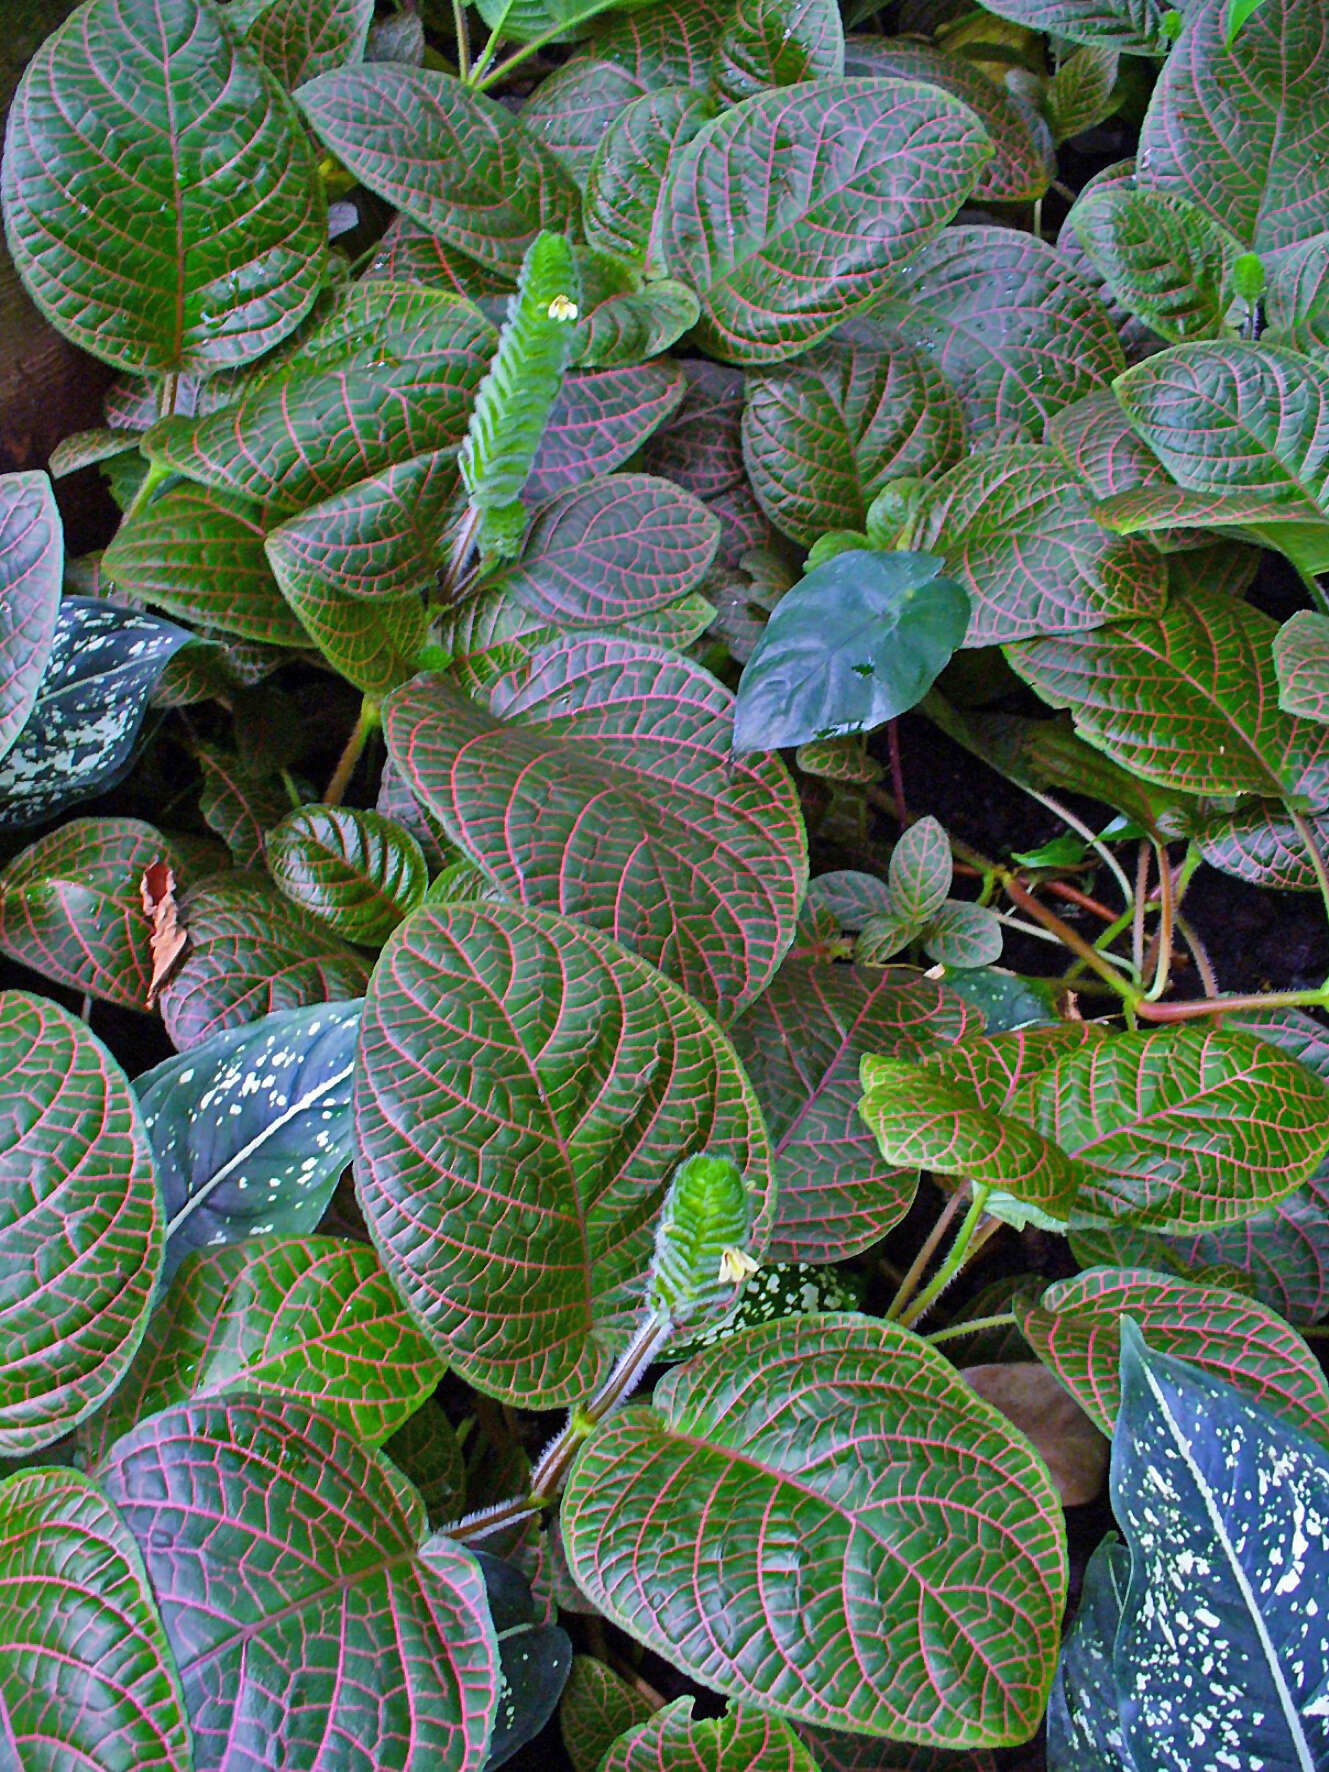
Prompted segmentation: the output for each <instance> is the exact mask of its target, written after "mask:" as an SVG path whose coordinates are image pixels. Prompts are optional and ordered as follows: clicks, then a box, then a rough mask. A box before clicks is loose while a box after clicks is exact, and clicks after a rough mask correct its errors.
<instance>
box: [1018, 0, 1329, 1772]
mask: <svg viewBox="0 0 1329 1772" xmlns="http://www.w3.org/2000/svg"><path fill="white" fill-rule="evenodd" d="M1217 10H1218V8H1215V11H1217ZM1121 1390H1122V1405H1121V1413H1120V1416H1119V1418H1118V1419H1119V1423H1120V1426H1119V1428H1118V1432H1117V1434H1116V1436H1115V1439H1114V1442H1113V1449H1112V1478H1111V1487H1112V1504H1113V1510H1114V1512H1115V1513H1116V1515H1117V1518H1118V1521H1119V1522H1120V1524H1121V1527H1122V1530H1123V1532H1124V1533H1125V1536H1126V1542H1127V1545H1128V1547H1129V1553H1130V1555H1129V1563H1130V1573H1129V1578H1128V1579H1126V1578H1125V1577H1124V1570H1122V1569H1120V1567H1119V1565H1120V1564H1121V1562H1122V1561H1123V1559H1122V1558H1120V1557H1118V1558H1116V1559H1114V1564H1115V1565H1117V1568H1116V1570H1115V1579H1114V1581H1113V1584H1112V1585H1113V1590H1114V1591H1113V1595H1112V1596H1111V1598H1110V1600H1107V1601H1103V1602H1100V1604H1099V1605H1098V1606H1097V1607H1095V1608H1094V1609H1093V1610H1092V1611H1091V1614H1090V1617H1091V1621H1092V1620H1094V1619H1098V1620H1100V1621H1101V1622H1100V1623H1099V1629H1100V1630H1105V1629H1107V1630H1110V1620H1111V1617H1112V1613H1113V1609H1114V1607H1115V1606H1116V1605H1117V1604H1118V1603H1119V1605H1120V1619H1119V1623H1118V1624H1117V1628H1116V1631H1115V1638H1114V1640H1113V1641H1112V1643H1111V1647H1110V1650H1109V1647H1108V1643H1107V1641H1106V1640H1104V1641H1103V1642H1102V1643H1101V1644H1100V1645H1099V1646H1098V1649H1097V1654H1094V1653H1093V1652H1092V1651H1091V1652H1090V1653H1089V1654H1088V1655H1086V1656H1085V1658H1084V1661H1081V1662H1080V1664H1079V1667H1078V1668H1077V1667H1076V1664H1075V1663H1074V1662H1072V1663H1070V1664H1069V1666H1068V1670H1067V1672H1068V1675H1070V1677H1068V1678H1067V1680H1066V1686H1065V1690H1064V1693H1063V1698H1064V1700H1065V1701H1067V1703H1066V1707H1065V1708H1064V1709H1063V1708H1062V1706H1061V1705H1058V1706H1057V1707H1056V1708H1055V1709H1054V1712H1053V1718H1052V1731H1051V1738H1050V1741H1049V1764H1050V1765H1052V1766H1055V1767H1059V1768H1067V1769H1069V1768H1070V1767H1072V1766H1078V1765H1089V1764H1092V1765H1102V1764H1103V1763H1104V1762H1103V1759H1102V1757H1101V1755H1102V1752H1103V1749H1102V1745H1101V1742H1102V1739H1103V1737H1102V1731H1103V1729H1104V1727H1105V1726H1106V1727H1107V1728H1108V1730H1109V1731H1110V1733H1109V1736H1108V1739H1114V1738H1115V1739H1120V1741H1121V1743H1122V1746H1123V1749H1124V1751H1125V1753H1126V1754H1128V1755H1129V1761H1128V1763H1129V1764H1130V1765H1131V1766H1133V1767H1138V1768H1139V1772H1162V1769H1163V1768H1164V1767H1165V1766H1167V1765H1168V1764H1169V1763H1171V1764H1176V1763H1177V1761H1176V1759H1175V1757H1174V1754H1173V1753H1172V1752H1171V1751H1170V1750H1169V1748H1168V1747H1166V1746H1165V1745H1164V1743H1163V1741H1162V1739H1161V1738H1160V1734H1159V1731H1158V1730H1157V1728H1156V1726H1155V1723H1154V1720H1153V1719H1154V1717H1155V1716H1156V1715H1157V1712H1156V1711H1155V1710H1154V1709H1153V1707H1154V1706H1155V1705H1158V1704H1164V1705H1166V1706H1167V1715H1168V1717H1169V1718H1170V1719H1171V1727H1172V1728H1174V1729H1175V1730H1176V1734H1175V1735H1172V1736H1171V1741H1172V1742H1173V1743H1176V1742H1181V1741H1193V1740H1194V1739H1195V1738H1196V1736H1197V1735H1198V1736H1199V1737H1200V1738H1201V1740H1212V1741H1214V1742H1221V1743H1223V1744H1224V1746H1223V1751H1224V1752H1225V1753H1229V1754H1230V1755H1231V1757H1233V1758H1235V1759H1236V1760H1237V1761H1238V1763H1239V1764H1245V1763H1248V1762H1249V1761H1250V1760H1251V1759H1252V1758H1258V1759H1261V1760H1263V1761H1265V1762H1266V1763H1267V1764H1269V1765H1271V1766H1272V1765H1284V1766H1289V1767H1293V1766H1296V1767H1313V1766H1316V1765H1318V1764H1319V1763H1320V1762H1321V1761H1322V1759H1323V1756H1324V1752H1325V1745H1326V1730H1325V1721H1324V1717H1323V1715H1322V1714H1321V1710H1322V1707H1321V1705H1320V1703H1319V1699H1320V1695H1321V1694H1322V1692H1323V1689H1324V1681H1325V1677H1326V1673H1327V1672H1329V1643H1326V1639H1325V1635H1324V1631H1323V1629H1322V1628H1321V1626H1320V1625H1319V1624H1318V1622H1316V1619H1317V1612H1318V1606H1317V1610H1316V1611H1312V1610H1311V1607H1312V1606H1313V1605H1316V1602H1314V1601H1313V1600H1312V1599H1311V1597H1310V1595H1311V1593H1312V1592H1313V1591H1314V1589H1315V1587H1316V1586H1317V1585H1318V1583H1319V1582H1320V1581H1321V1580H1322V1579H1323V1564H1324V1547H1323V1540H1322V1538H1321V1536H1320V1534H1319V1532H1318V1530H1316V1531H1313V1532H1312V1533H1310V1534H1308V1533H1307V1531H1306V1526H1307V1524H1308V1523H1310V1522H1317V1521H1318V1520H1319V1519H1320V1518H1321V1517H1323V1515H1324V1513H1325V1511H1326V1509H1327V1508H1329V1467H1327V1466H1326V1462H1325V1454H1324V1451H1323V1448H1322V1447H1321V1446H1319V1445H1318V1444H1317V1443H1316V1442H1315V1441H1313V1440H1311V1439H1309V1438H1308V1437H1307V1436H1306V1435H1304V1434H1302V1433H1299V1432H1298V1431H1297V1429H1295V1428H1293V1427H1289V1426H1288V1425H1287V1424H1286V1423H1285V1422H1282V1421H1280V1420H1279V1419H1278V1418H1277V1417H1276V1416H1273V1415H1271V1414H1269V1413H1268V1411H1267V1410H1265V1409H1262V1408H1260V1407H1259V1406H1258V1405H1257V1404H1255V1403H1253V1402H1251V1401H1250V1400H1249V1399H1248V1398H1246V1397H1243V1396H1242V1395H1241V1394H1240V1392H1238V1391H1235V1390H1233V1389H1232V1388H1231V1386H1229V1385H1226V1384H1224V1383H1222V1382H1221V1381H1220V1380H1218V1379H1216V1378H1214V1377H1213V1376H1211V1375H1210V1374H1209V1373H1206V1372H1202V1371H1200V1370H1199V1369H1197V1368H1196V1367H1194V1366H1192V1365H1189V1364H1187V1363H1186V1362H1184V1361H1181V1360H1174V1359H1172V1358H1171V1357H1169V1356H1168V1355H1167V1354H1163V1353H1157V1352H1154V1351H1152V1350H1151V1349H1150V1348H1148V1347H1147V1346H1146V1345H1145V1342H1144V1339H1143V1337H1142V1336H1141V1334H1140V1331H1139V1330H1138V1329H1137V1328H1136V1326H1135V1325H1134V1324H1133V1323H1132V1324H1128V1325H1127V1326H1126V1327H1125V1328H1124V1330H1123V1335H1122V1359H1121ZM1100 1579H1101V1577H1100ZM1090 1630H1091V1632H1092V1630H1093V1625H1092V1622H1091V1626H1090ZM1104 1659H1106V1660H1107V1661H1108V1666H1107V1667H1106V1668H1104V1667H1103V1666H1102V1662H1103V1660H1104ZM1086 1662H1087V1665H1085V1663H1086ZM1237 1670H1239V1677H1235V1678H1234V1675H1237ZM1076 1672H1078V1673H1079V1679H1083V1680H1085V1681H1086V1683H1087V1684H1086V1689H1084V1690H1082V1689H1081V1687H1080V1684H1079V1679H1075V1678H1074V1674H1075V1673H1076ZM1105 1700H1106V1702H1105ZM1104 1712H1106V1713H1107V1715H1106V1716H1104ZM1114 1713H1115V1715H1114ZM1257 1718H1258V1719H1259V1722H1258V1723H1257V1722H1256V1721H1255V1719H1257ZM1090 1731H1093V1733H1092V1734H1091V1733H1090ZM1075 1750H1078V1751H1079V1752H1080V1753H1081V1755H1083V1754H1085V1753H1089V1754H1091V1755H1092V1756H1093V1757H1092V1758H1090V1759H1085V1758H1083V1757H1081V1758H1076V1759H1071V1758H1069V1757H1067V1756H1068V1755H1070V1754H1071V1753H1072V1752H1073V1751H1075ZM1116 1763H1117V1764H1120V1763H1121V1762H1120V1760H1118V1761H1117V1762H1116Z"/></svg>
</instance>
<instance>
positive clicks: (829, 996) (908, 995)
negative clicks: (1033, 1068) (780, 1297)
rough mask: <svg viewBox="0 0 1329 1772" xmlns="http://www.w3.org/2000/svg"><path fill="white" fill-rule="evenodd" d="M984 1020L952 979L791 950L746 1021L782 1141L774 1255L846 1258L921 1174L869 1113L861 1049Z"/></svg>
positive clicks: (738, 1028) (896, 1044)
mask: <svg viewBox="0 0 1329 1772" xmlns="http://www.w3.org/2000/svg"><path fill="white" fill-rule="evenodd" d="M973 1021H974V1018H973V1016H972V1015H971V1014H969V1013H968V1012H967V1011H966V1010H965V1008H964V1005H963V1004H962V1003H961V1002H960V1000H959V999H958V998H956V997H954V996H952V995H951V993H950V992H949V991H947V990H946V989H945V988H944V987H943V986H941V985H938V984H935V983H933V982H932V981H931V980H928V979H923V978H920V977H919V976H918V974H917V973H913V972H910V971H907V970H906V969H904V968H897V969H895V970H887V971H882V972H877V971H868V970H866V969H855V968H850V967H847V966H828V965H825V964H818V963H817V962H815V961H808V960H786V961H785V963H784V965H783V966H782V967H781V968H780V970H779V972H778V973H777V974H776V976H775V979H774V981H773V982H772V984H771V985H770V986H769V987H768V989H767V990H766V991H765V992H763V994H762V995H761V996H760V997H759V998H758V999H757V1001H756V1002H755V1003H754V1004H753V1005H752V1007H751V1008H750V1009H748V1010H747V1012H746V1013H745V1014H744V1015H743V1016H742V1017H741V1019H740V1020H739V1021H738V1022H736V1023H735V1025H734V1045H735V1046H736V1048H737V1050H738V1054H739V1057H740V1058H741V1059H742V1060H743V1063H744V1066H745V1067H746V1069H747V1072H748V1075H749V1076H750V1077H751V1079H752V1082H753V1085H754V1087H755V1088H756V1091H757V1095H758V1097H759V1098H760V1101H761V1105H762V1110H763V1112H764V1113H765V1116H766V1123H767V1125H768V1126H769V1128H770V1132H771V1139H772V1143H773V1144H774V1147H775V1178H776V1183H777V1186H778V1190H779V1191H778V1195H777V1201H778V1204H777V1209H776V1218H775V1228H774V1231H773V1233H772V1237H771V1258H772V1260H775V1261H840V1260H843V1259H845V1258H846V1257H848V1256H850V1255H856V1254H858V1253H859V1252H860V1251H862V1250H864V1249H867V1248H869V1247H870V1246H871V1245H872V1244H873V1243H875V1242H876V1241H877V1239H878V1237H880V1236H882V1235H884V1234H885V1232H886V1231H888V1230H889V1229H890V1228H891V1226H892V1225H894V1224H897V1223H898V1222H899V1221H900V1219H901V1218H903V1217H904V1215H905V1213H906V1212H907V1211H908V1210H909V1206H910V1203H911V1202H912V1200H913V1197H914V1190H915V1188H916V1186H917V1174H916V1173H915V1171H914V1170H912V1169H910V1170H901V1169H898V1168H896V1167H895V1166H894V1165H892V1164H890V1163H889V1162H887V1161H886V1160H885V1159H884V1158H883V1157H882V1155H881V1153H880V1151H879V1150H878V1148H877V1143H876V1140H875V1138H874V1137H873V1135H872V1133H871V1131H870V1130H869V1128H868V1127H867V1125H866V1124H865V1123H864V1121H863V1120H862V1118H861V1117H860V1115H859V1112H858V1101H859V1096H860V1094H861V1090H860V1087H859V1080H858V1066H859V1061H860V1059H861V1058H862V1056H863V1054H864V1053H868V1052H877V1053H889V1054H891V1055H892V1056H894V1057H898V1058H917V1057H921V1056H922V1055H923V1054H924V1053H925V1052H927V1051H929V1050H931V1048H932V1047H933V1046H934V1045H935V1044H936V1043H937V1042H939V1041H950V1040H956V1039H959V1038H960V1036H961V1035H962V1034H963V1033H964V1032H965V1030H966V1027H972V1025H973ZM758 1284H760V1280H759V1279H758V1280H757V1281H754V1285H758Z"/></svg>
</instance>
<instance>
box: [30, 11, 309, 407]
mask: <svg viewBox="0 0 1329 1772" xmlns="http://www.w3.org/2000/svg"><path fill="white" fill-rule="evenodd" d="M108 68H110V69H115V70H116V78H115V79H114V80H110V81H108V79H107V77H106V73H107V69H108ZM0 193H2V194H3V199H4V212H5V229H6V234H7V237H8V240H9V247H10V251H11V252H12V253H13V255H14V262H15V264H16V265H17V267H18V271H19V275H20V276H21V277H22V279H23V282H24V285H25V287H26V288H27V290H28V293H29V294H30V295H31V296H32V298H33V300H34V301H35V302H36V304H37V306H38V307H39V308H40V309H41V311H42V312H43V313H44V314H45V315H46V317H47V319H48V320H49V321H50V322H51V324H52V325H53V326H55V327H56V328H57V329H58V330H59V331H61V332H63V333H64V335H65V336H66V337H67V338H70V339H72V340H73V341H74V343H75V344H77V345H80V346H81V347H82V348H83V349H84V350H86V351H91V352H92V354H93V355H94V356H96V357H100V358H101V359H102V360H103V361H104V362H107V363H112V364H114V365H115V366H116V368H117V369H127V370H131V371H139V372H146V373H148V374H157V375H162V374H178V373H180V372H181V371H187V372H192V371H200V372H202V373H204V374H206V373H208V372H209V371H213V370H218V369H224V368H228V367H230V366H232V365H234V364H237V363H247V362H249V361H251V360H252V359H253V358H255V357H259V356H262V355H263V353H264V352H265V351H269V350H271V349H272V347H273V346H274V345H275V344H277V343H278V342H279V341H280V340H281V339H283V338H285V337H286V336H287V334H288V333H289V332H291V331H292V330H293V329H294V328H295V327H296V326H297V325H298V324H299V323H300V321H301V320H302V319H303V318H304V316H305V315H306V314H307V313H308V312H309V310H310V308H311V307H312V306H313V303H314V298H315V296H316V295H317V294H318V290H319V287H320V284H321V282H322V278H323V268H324V261H325V259H326V255H327V247H326V233H327V224H326V217H325V211H324V203H323V196H322V187H321V186H320V184H319V180H318V177H317V174H316V171H315V166H314V158H313V155H312V154H311V152H310V151H309V148H308V146H307V144H306V142H305V138H304V135H303V132H302V131H301V128H300V120H299V117H298V116H297V114H296V112H295V109H294V107H293V106H292V104H291V102H290V100H289V99H288V98H287V97H286V95H285V93H284V92H283V91H282V90H281V88H280V87H279V86H278V84H277V82H276V81H275V80H274V79H273V78H272V76H271V75H270V74H268V73H267V72H266V71H265V70H263V69H261V68H260V67H259V66H258V65H257V64H256V63H255V62H253V61H252V60H250V59H249V58H248V57H247V56H244V55H240V54H238V53H237V51H236V47H235V44H234V42H233V40H232V38H231V36H230V34H229V33H228V32H227V30H226V29H225V27H224V26H223V24H222V23H221V19H220V16H219V14H218V13H217V12H216V11H215V10H214V8H213V7H212V6H210V5H207V4H206V3H205V0H87V4H86V5H84V6H82V7H80V8H79V9H78V11H77V13H76V14H75V15H74V16H73V17H72V18H70V19H68V20H67V21H66V22H65V24H64V25H63V26H62V27H61V28H60V30H58V31H56V32H55V33H54V35H53V36H50V37H48V38H47V40H46V42H45V43H44V44H43V45H42V47H41V48H40V49H39V50H38V51H37V54H36V55H35V56H34V57H33V59H32V61H31V62H29V64H28V67H27V70H26V72H25V73H24V76H23V79H22V81H21V82H20V84H19V89H18V91H17V93H16V94H15V95H14V102H13V106H12V108H11V110H10V114H9V131H8V140H7V144H6V150H5V157H4V168H3V175H2V176H0Z"/></svg>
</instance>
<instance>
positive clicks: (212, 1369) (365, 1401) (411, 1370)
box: [80, 1237, 444, 1464]
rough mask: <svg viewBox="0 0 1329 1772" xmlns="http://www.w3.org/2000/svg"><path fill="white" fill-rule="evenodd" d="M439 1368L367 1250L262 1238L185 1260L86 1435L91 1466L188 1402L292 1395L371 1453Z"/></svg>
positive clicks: (83, 1441)
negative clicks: (135, 1431) (138, 1428)
mask: <svg viewBox="0 0 1329 1772" xmlns="http://www.w3.org/2000/svg"><path fill="white" fill-rule="evenodd" d="M443 1372H444V1367H443V1364H442V1362H441V1361H440V1360H439V1358H438V1356H437V1355H436V1354H435V1353H434V1351H433V1349H432V1348H431V1347H430V1345H429V1343H428V1342H427V1341H426V1340H425V1338H424V1336H423V1334H422V1333H421V1332H420V1330H419V1329H417V1328H416V1326H415V1324H414V1323H412V1322H411V1320H410V1318H409V1317H408V1316H407V1315H406V1311H405V1307H404V1306H403V1305H402V1303H401V1301H400V1299H398V1297H397V1295H396V1293H395V1292H394V1291H393V1290H392V1285H391V1283H390V1281H389V1280H388V1277H387V1275H386V1274H385V1273H384V1272H383V1270H382V1268H381V1267H380V1266H379V1261H378V1257H377V1256H376V1255H375V1254H374V1252H373V1250H372V1249H368V1248H366V1247H364V1245H363V1244H359V1243H343V1242H339V1241H338V1240H337V1239H336V1238H334V1237H286V1238H282V1237H265V1238H263V1239H262V1241H260V1242H250V1243H239V1244H233V1245H232V1246H231V1247H230V1248H227V1249H207V1250H202V1251H199V1252H198V1253H197V1254H194V1255H191V1256H189V1257H188V1258H187V1259H186V1261H185V1263H184V1265H183V1266H182V1267H181V1268H180V1270H179V1272H178V1273H177V1274H176V1276H175V1279H174V1280H173V1281H172V1283H171V1287H170V1290H169V1291H168V1292H167V1294H166V1297H165V1298H164V1299H163V1300H162V1301H161V1303H160V1304H159V1305H158V1306H157V1308H156V1310H154V1312H153V1314H152V1320H151V1322H150V1324H149V1326H148V1333H147V1335H146V1336H145V1338H144V1341H143V1345H142V1346H141V1347H140V1348H139V1350H138V1354H137V1356H136V1357H135V1360H134V1363H133V1365H132V1366H131V1367H130V1368H129V1371H128V1372H127V1373H126V1375H125V1377H124V1379H123V1381H122V1382H121V1384H120V1386H119V1388H118V1389H117V1390H116V1392H115V1394H114V1396H113V1397H112V1398H111V1401H110V1403H109V1405H108V1406H107V1407H106V1408H105V1409H103V1410H102V1411H101V1413H100V1414H99V1415H97V1416H96V1417H95V1418H94V1419H93V1420H92V1421H91V1422H87V1423H85V1424H84V1429H83V1432H82V1435H81V1437H80V1450H81V1452H82V1453H83V1455H84V1456H85V1458H86V1461H87V1462H88V1463H89V1464H95V1463H96V1462H97V1460H98V1459H100V1458H102V1457H104V1456H105V1454H106V1452H107V1451H108V1450H109V1448H110V1446H111V1445H112V1443H113V1442H114V1441H115V1440H117V1439H118V1438H119V1437H120V1435H121V1434H123V1433H127V1432H128V1431H129V1429H130V1428H131V1427H133V1426H134V1424H135V1423H136V1422H139V1421H145V1420H146V1419H147V1417H148V1416H149V1415H155V1414H156V1413H157V1412H158V1410H160V1409H170V1408H173V1407H174V1406H175V1405H176V1404H177V1403H185V1402H188V1401H190V1400H191V1399H193V1398H203V1397H226V1396H234V1395H236V1394H237V1393H239V1392H242V1391H243V1392H259V1393H261V1394H262V1395H264V1396H283V1395H285V1396H298V1397H303V1398H304V1399H305V1401H307V1402H311V1403H317V1405H318V1407H319V1410H320V1411H321V1412H322V1414H324V1415H326V1416H327V1417H329V1418H330V1419H331V1420H333V1421H335V1422H336V1423H337V1424H338V1426H339V1427H342V1428H344V1429H345V1430H346V1432H347V1433H350V1434H354V1435H355V1437H356V1438H357V1439H358V1440H361V1441H363V1442H364V1444H365V1445H368V1446H377V1445H380V1444H381V1443H382V1442H383V1441H384V1440H385V1439H387V1437H388V1435H389V1434H391V1433H393V1432H394V1430H395V1429H397V1428H398V1427H400V1426H401V1425H402V1424H403V1423H404V1422H405V1421H406V1420H407V1418H408V1417H410V1416H411V1415H412V1414H413V1413H414V1411H415V1410H416V1409H417V1408H418V1407H419V1405H420V1403H421V1402H422V1401H423V1400H424V1398H425V1397H426V1396H428V1395H429V1393H430V1392H431V1391H432V1390H433V1389H434V1387H435V1386H436V1385H437V1384H438V1382H439V1380H440V1379H441V1378H442V1376H443Z"/></svg>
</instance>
